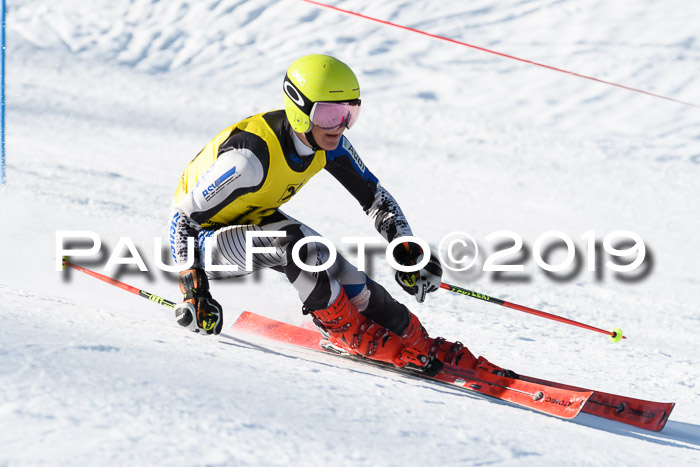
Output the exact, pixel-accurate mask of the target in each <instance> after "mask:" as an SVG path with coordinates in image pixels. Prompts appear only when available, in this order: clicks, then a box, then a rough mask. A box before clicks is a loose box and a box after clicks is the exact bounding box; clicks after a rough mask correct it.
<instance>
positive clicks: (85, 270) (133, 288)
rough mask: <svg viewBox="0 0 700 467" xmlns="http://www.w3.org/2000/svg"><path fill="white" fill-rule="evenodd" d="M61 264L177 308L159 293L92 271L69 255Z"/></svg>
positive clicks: (160, 303) (158, 302) (167, 306)
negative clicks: (70, 258) (70, 259)
mask: <svg viewBox="0 0 700 467" xmlns="http://www.w3.org/2000/svg"><path fill="white" fill-rule="evenodd" d="M61 264H62V265H63V268H64V269H65V268H66V267H69V268H73V269H75V270H76V271H80V272H84V273H85V274H87V275H88V276H92V277H94V278H96V279H99V280H101V281H103V282H106V283H108V284H110V285H114V286H116V287H119V288H120V289H123V290H126V291H127V292H131V293H133V294H136V295H138V296H139V297H143V298H145V299H148V300H150V301H152V302H155V303H157V304H159V305H163V306H164V307H166V308H175V302H171V301H170V300H166V299H164V298H163V297H159V296H158V295H155V294H152V293H150V292H146V291H145V290H141V289H137V288H136V287H133V286H131V285H129V284H125V283H123V282H120V281H118V280H116V279H113V278H111V277H108V276H105V275H104V274H100V273H99V272H95V271H91V270H90V269H87V268H84V267H82V266H78V265H77V264H73V263H71V262H70V261H68V257H67V256H64V257H63V259H62V260H61Z"/></svg>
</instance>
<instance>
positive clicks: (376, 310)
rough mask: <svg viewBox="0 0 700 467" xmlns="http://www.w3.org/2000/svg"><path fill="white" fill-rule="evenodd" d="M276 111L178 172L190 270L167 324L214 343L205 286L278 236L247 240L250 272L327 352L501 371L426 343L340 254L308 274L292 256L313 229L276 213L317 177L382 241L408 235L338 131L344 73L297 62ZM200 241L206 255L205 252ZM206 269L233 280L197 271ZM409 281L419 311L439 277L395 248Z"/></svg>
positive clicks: (332, 63)
mask: <svg viewBox="0 0 700 467" xmlns="http://www.w3.org/2000/svg"><path fill="white" fill-rule="evenodd" d="M283 91H284V96H283V99H284V110H276V111H271V112H267V113H262V114H258V115H254V116H252V117H249V118H247V119H245V120H243V121H241V122H238V123H236V124H235V125H232V126H230V127H228V128H226V129H225V130H224V131H222V132H221V133H219V134H218V135H217V136H216V137H215V138H214V139H213V140H212V141H211V142H210V143H209V144H207V145H206V147H205V148H204V149H203V150H202V151H201V152H200V153H199V154H198V155H197V157H195V158H194V159H193V160H192V161H191V162H190V163H189V165H188V166H187V168H186V169H185V171H184V173H183V174H182V177H181V179H180V183H179V185H178V188H177V191H176V193H175V197H174V202H173V209H172V214H171V218H170V225H169V230H170V240H171V248H172V252H173V256H174V257H175V259H176V261H177V262H178V263H183V262H186V261H187V259H188V257H187V239H188V237H194V238H195V239H196V241H195V248H194V256H195V257H194V263H193V265H192V267H191V268H190V269H187V270H185V271H183V272H181V273H180V290H181V291H182V293H183V294H184V301H183V302H182V303H179V304H178V305H177V306H176V308H175V315H176V319H177V322H178V323H179V324H180V325H182V326H184V327H186V328H188V329H190V330H192V331H195V332H199V333H205V334H212V333H213V334H219V333H220V332H221V329H222V326H223V312H222V308H221V306H220V305H219V303H218V302H217V301H216V300H215V299H214V298H212V296H211V293H210V291H209V283H208V280H209V279H223V278H230V277H237V276H242V275H245V274H249V273H250V272H252V271H248V270H246V234H247V233H248V232H258V233H260V232H263V233H264V232H272V231H277V232H279V231H281V232H284V233H285V236H284V237H257V238H255V240H254V243H253V244H254V246H256V247H271V250H270V251H272V252H270V253H256V254H255V255H254V256H253V257H252V269H253V270H259V269H262V268H272V269H275V270H277V271H280V272H282V273H284V274H286V276H287V278H288V279H289V281H290V282H291V283H292V285H293V286H294V288H295V289H296V290H297V292H298V294H299V297H300V299H301V301H302V302H303V308H302V311H303V313H305V314H308V313H310V314H311V315H312V317H313V320H314V323H315V324H316V325H317V326H318V327H319V328H320V330H321V332H322V334H323V336H324V337H325V338H326V339H327V342H328V344H329V345H332V346H334V347H335V348H337V349H342V350H344V351H347V352H348V353H350V354H355V355H357V354H359V355H363V356H366V357H368V358H371V359H375V360H380V361H383V362H389V363H392V364H394V365H396V366H398V367H404V366H407V365H408V366H411V367H415V368H418V369H421V370H422V371H424V372H425V373H427V374H435V373H437V371H439V370H440V368H442V366H443V364H445V363H448V364H452V365H457V366H460V367H463V368H469V369H473V368H477V367H478V368H480V369H485V370H487V371H491V372H494V373H496V374H503V372H504V371H507V370H502V369H501V368H499V367H496V366H494V365H492V364H490V363H489V362H488V361H486V360H485V359H484V358H483V357H480V358H479V359H477V358H475V357H474V355H473V354H472V353H471V352H470V351H469V350H468V349H467V348H466V347H464V346H463V345H462V344H461V343H459V342H454V343H453V342H448V341H446V340H445V339H443V338H439V337H438V338H431V337H429V336H428V334H427V333H426V331H425V329H424V328H423V326H422V325H421V323H420V321H419V320H418V318H417V317H416V316H415V315H414V314H413V313H411V312H410V311H409V310H408V309H407V308H406V307H405V306H404V305H402V304H401V303H399V302H398V301H396V300H395V299H393V298H392V297H391V295H389V293H388V292H387V291H386V290H385V289H384V288H383V287H382V286H381V285H379V284H378V283H376V282H374V281H372V280H371V279H370V278H369V277H368V276H367V275H366V274H365V273H364V272H361V271H359V270H357V269H356V268H355V267H354V266H352V265H351V264H350V263H349V262H348V261H347V260H346V259H345V258H343V257H342V256H341V255H338V256H337V258H336V260H335V261H334V263H333V264H332V266H331V267H330V268H328V269H327V270H325V271H321V272H314V273H312V272H308V271H305V270H303V269H302V268H300V267H299V266H298V265H297V264H296V263H295V262H294V261H293V259H292V258H293V257H292V251H293V248H294V246H295V244H296V243H297V242H299V241H300V240H302V239H304V238H305V237H308V236H318V235H319V234H318V233H317V232H315V231H314V230H313V229H312V228H311V227H309V226H307V225H306V224H304V223H302V222H300V221H298V220H296V219H294V218H292V217H290V216H289V215H287V214H285V213H284V212H283V211H281V210H280V209H279V208H280V206H281V205H282V204H283V203H285V202H287V201H289V199H291V198H292V197H293V196H294V195H295V194H296V193H297V192H298V191H299V190H300V189H301V188H302V187H303V186H304V185H305V184H306V183H307V182H308V181H309V179H310V178H311V177H312V176H313V175H315V174H316V173H318V172H319V171H320V170H321V169H326V170H327V171H328V172H330V174H331V175H333V176H334V177H335V178H336V179H337V180H338V181H339V182H340V183H341V185H343V186H344V187H345V189H346V190H348V191H349V192H350V193H351V194H352V195H353V196H354V197H355V198H356V199H357V200H358V201H359V203H360V204H361V206H362V208H363V209H364V211H365V212H366V214H367V215H368V216H369V217H370V218H371V219H372V220H373V221H374V225H375V227H376V229H377V231H378V232H379V233H380V234H381V235H382V236H383V237H384V238H385V239H386V240H387V241H392V240H394V239H395V238H398V237H403V236H410V235H412V232H411V228H410V227H409V224H408V222H407V220H406V218H405V217H404V215H403V213H402V211H401V208H400V207H399V205H398V203H397V202H396V200H395V199H394V197H393V196H392V195H391V194H390V193H389V192H388V191H387V190H386V189H385V188H384V187H382V185H381V184H380V183H379V181H378V179H377V178H376V177H375V176H374V175H373V174H372V172H370V171H369V169H368V168H367V166H366V165H365V164H364V162H363V161H362V160H361V159H360V157H359V156H358V154H357V152H356V151H355V149H354V148H353V147H352V145H351V144H350V142H349V141H348V139H347V138H346V137H345V136H344V135H343V133H344V131H345V129H346V128H347V129H350V128H352V126H353V125H354V124H355V122H356V121H357V119H358V116H359V113H360V108H361V106H360V104H361V102H360V86H359V84H358V81H357V78H356V77H355V74H354V73H353V72H352V70H351V69H350V68H349V67H348V66H347V65H346V64H345V63H343V62H341V61H340V60H338V59H336V58H333V57H330V56H327V55H307V56H304V57H301V58H299V59H298V60H296V61H295V62H294V63H292V65H291V66H290V67H289V69H288V71H287V73H286V76H285V77H284V82H283ZM207 239H209V240H208V242H209V243H208V248H209V249H210V250H211V251H209V252H206V251H205V247H206V246H207V243H206V241H207ZM205 253H206V254H209V253H210V254H211V258H212V264H214V265H217V266H237V267H238V271H209V270H208V271H206V272H205V270H204V269H203V267H204V262H203V259H204V254H205ZM329 255H330V252H329V250H328V248H327V247H326V246H325V245H324V244H323V243H322V242H309V243H306V244H305V245H303V246H302V247H301V248H300V250H299V257H300V258H301V259H302V260H303V261H304V263H305V264H308V265H317V264H325V263H326V261H327V260H328V259H329ZM423 255H430V259H429V261H428V263H427V265H426V266H425V267H423V269H421V270H420V271H418V272H400V271H397V272H396V275H395V278H396V280H397V282H398V283H399V285H400V286H401V287H402V288H403V289H404V290H405V291H406V292H408V293H409V294H411V295H414V296H415V297H416V299H417V301H418V302H423V301H424V300H425V297H426V294H427V293H430V292H434V291H436V290H437V289H438V288H439V286H440V281H441V276H442V267H441V265H440V262H439V261H438V259H437V258H436V257H435V256H434V255H431V254H430V252H429V251H427V252H424V251H422V250H421V248H420V246H419V245H417V244H415V243H410V242H409V243H403V244H402V245H400V246H399V247H397V248H396V249H395V251H394V256H395V259H396V261H397V262H398V263H399V264H401V265H405V266H408V265H416V264H418V263H419V262H420V261H421V260H422V259H423Z"/></svg>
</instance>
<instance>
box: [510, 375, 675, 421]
mask: <svg viewBox="0 0 700 467" xmlns="http://www.w3.org/2000/svg"><path fill="white" fill-rule="evenodd" d="M520 379H522V380H525V381H530V382H531V383H536V384H544V385H546V386H551V387H555V388H562V389H569V390H572V391H585V389H583V388H579V387H576V386H571V385H568V384H562V383H555V382H552V381H546V380H544V379H540V378H533V377H531V376H523V375H520ZM675 405H676V404H675V403H673V402H652V401H645V400H641V399H633V398H631V397H625V396H618V395H617V394H609V393H607V392H601V391H593V395H592V396H591V397H590V398H589V399H588V401H587V402H586V404H585V405H584V406H583V409H582V412H584V413H587V414H591V415H595V416H598V417H603V418H607V419H610V420H615V421H617V422H621V423H625V424H627V425H632V426H636V427H637V428H643V429H645V430H650V431H661V430H663V428H664V426H666V422H667V421H668V417H669V415H671V411H672V410H673V407H674V406H675Z"/></svg>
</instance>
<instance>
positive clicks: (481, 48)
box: [301, 0, 700, 108]
mask: <svg viewBox="0 0 700 467" xmlns="http://www.w3.org/2000/svg"><path fill="white" fill-rule="evenodd" d="M301 1H302V2H306V3H311V4H313V5H317V6H321V7H324V8H330V9H331V10H335V11H339V12H341V13H345V14H348V15H353V16H357V17H360V18H364V19H368V20H370V21H376V22H377V23H381V24H385V25H388V26H394V27H395V28H400V29H405V30H406V31H411V32H415V33H417V34H422V35H424V36H428V37H432V38H433V39H440V40H443V41H447V42H452V43H453V44H458V45H463V46H465V47H471V48H472V49H476V50H481V51H482V52H488V53H490V54H494V55H498V56H500V57H504V58H510V59H512V60H517V61H519V62H524V63H529V64H530V65H535V66H539V67H542V68H547V69H548V70H553V71H559V72H561V73H567V74H569V75H573V76H578V77H579V78H585V79H589V80H591V81H597V82H599V83H603V84H609V85H610V86H616V87H618V88H622V89H627V90H628V91H635V92H639V93H642V94H646V95H648V96H652V97H658V98H659V99H665V100H667V101H672V102H676V103H678V104H683V105H689V106H691V107H696V108H700V105H697V104H693V103H692V102H685V101H681V100H678V99H674V98H672V97H667V96H662V95H660V94H654V93H652V92H649V91H644V90H642V89H637V88H632V87H629V86H625V85H622V84H617V83H613V82H612V81H605V80H603V79H599V78H595V77H593V76H587V75H582V74H580V73H575V72H573V71H568V70H563V69H561V68H556V67H553V66H549V65H545V64H544V63H538V62H533V61H532V60H527V59H524V58H519V57H515V56H513V55H508V54H504V53H501V52H496V51H495V50H490V49H485V48H484V47H479V46H476V45H473V44H469V43H467V42H462V41H458V40H456V39H450V38H449V37H445V36H439V35H437V34H431V33H429V32H425V31H421V30H420V29H415V28H411V27H408V26H403V25H401V24H396V23H392V22H391V21H385V20H383V19H379V18H374V17H372V16H367V15H363V14H361V13H356V12H354V11H350V10H344V9H342V8H338V7H336V6H332V5H326V4H325V3H321V2H316V1H314V0H301Z"/></svg>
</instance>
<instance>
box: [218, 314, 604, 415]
mask: <svg viewBox="0 0 700 467" xmlns="http://www.w3.org/2000/svg"><path fill="white" fill-rule="evenodd" d="M231 328H232V329H233V330H234V331H236V332H240V333H248V334H254V335H257V336H261V337H264V338H267V339H271V340H274V341H277V342H284V343H287V344H291V345H294V346H298V347H303V348H306V349H311V350H316V351H321V352H324V353H328V351H326V350H324V349H323V348H322V347H321V345H320V342H321V340H322V337H321V335H320V334H319V332H317V331H315V330H310V329H304V328H300V327H298V326H293V325H291V324H286V323H282V322H280V321H275V320H273V319H270V318H266V317H264V316H261V315H258V314H255V313H251V312H247V311H246V312H243V314H241V316H240V317H239V318H238V320H237V321H236V322H235V323H234V324H233V326H232V327H231ZM336 355H339V356H344V357H345V358H353V359H354V360H359V361H361V362H363V363H367V364H371V365H375V366H380V367H382V368H385V369H388V370H391V371H395V372H399V373H402V374H409V375H412V376H416V377H419V378H424V379H427V380H431V381H437V382H440V383H444V384H449V385H451V386H454V387H457V388H460V389H465V390H468V391H471V392H476V393H479V394H483V395H486V396H490V397H494V398H497V399H501V400H504V401H508V402H511V403H513V404H516V405H519V406H522V407H527V408H529V409H533V410H537V411H539V412H543V413H547V414H549V415H554V416H557V417H561V418H567V419H571V418H574V417H576V416H577V415H578V414H579V412H580V411H581V410H582V408H583V407H584V405H585V404H586V402H587V401H588V399H589V397H590V396H591V391H589V390H578V389H566V388H558V387H555V386H550V385H545V384H540V383H534V382H531V381H524V380H519V379H511V378H506V377H503V376H496V375H493V374H491V373H487V372H482V371H476V370H464V369H462V368H458V367H453V366H450V365H447V366H446V367H445V368H444V369H443V371H441V372H440V373H438V374H437V375H436V376H433V377H429V376H426V375H424V374H422V373H420V372H418V371H411V370H406V369H401V368H397V367H394V366H393V365H390V364H385V363H382V362H377V361H375V360H369V359H366V358H361V357H359V358H358V357H354V356H345V355H343V354H336Z"/></svg>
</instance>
